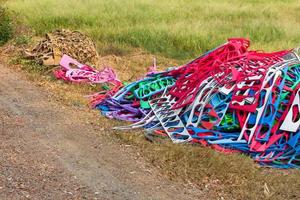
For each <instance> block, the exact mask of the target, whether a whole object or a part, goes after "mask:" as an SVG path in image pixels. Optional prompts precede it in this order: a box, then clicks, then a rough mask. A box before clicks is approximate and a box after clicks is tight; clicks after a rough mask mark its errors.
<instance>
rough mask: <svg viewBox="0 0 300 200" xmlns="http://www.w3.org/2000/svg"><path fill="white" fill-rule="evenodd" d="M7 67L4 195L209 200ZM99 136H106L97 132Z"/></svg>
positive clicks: (1, 84)
mask: <svg viewBox="0 0 300 200" xmlns="http://www.w3.org/2000/svg"><path fill="white" fill-rule="evenodd" d="M81 112H83V111H78V110H73V109H71V108H68V107H64V106H61V105H60V104H59V103H58V102H55V101H53V100H52V99H51V98H50V97H49V94H47V93H46V92H45V91H43V89H42V88H40V87H36V86H34V84H33V83H31V82H29V81H27V80H26V79H24V78H23V77H22V76H21V75H20V74H18V73H17V72H14V71H12V70H11V69H8V68H7V67H5V66H3V65H0V199H26V198H27V199H122V200H123V199H172V200H174V199H204V198H205V195H204V194H203V192H202V191H201V190H200V189H197V188H188V187H186V186H183V185H181V184H180V183H178V182H172V181H170V180H169V179H167V178H164V176H161V174H160V173H159V172H158V171H157V170H156V169H155V168H153V167H152V168H151V167H149V165H147V163H146V162H145V161H144V160H143V159H142V158H139V157H137V156H134V155H136V154H133V149H132V148H130V147H126V146H125V145H121V144H117V143H116V142H112V141H110V140H108V139H107V138H106V137H101V134H100V135H99V133H98V132H97V130H99V127H97V128H96V127H95V126H94V125H91V124H87V123H85V122H83V121H82V120H80V119H78V118H77V116H79V115H80V114H82V113H81ZM97 133H98V134H97Z"/></svg>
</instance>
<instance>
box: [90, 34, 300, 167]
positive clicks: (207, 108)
mask: <svg viewBox="0 0 300 200" xmlns="http://www.w3.org/2000/svg"><path fill="white" fill-rule="evenodd" d="M249 46H250V42H249V41H248V40H246V39H243V38H234V39H229V40H228V42H227V43H225V44H223V45H221V46H219V47H217V48H215V49H213V50H211V51H209V52H207V53H205V54H204V55H202V56H200V57H198V58H196V59H195V60H193V61H191V62H190V63H188V64H185V65H183V66H180V67H177V68H171V69H168V70H166V71H164V72H154V73H150V74H147V76H146V77H145V78H143V79H141V80H138V81H136V82H133V83H131V84H128V85H126V86H124V87H122V84H121V83H120V82H118V81H117V84H114V85H115V87H114V90H113V91H110V92H109V93H107V94H105V95H104V94H99V95H95V96H93V101H92V104H93V105H94V106H95V107H96V108H97V109H99V110H101V112H102V114H103V115H105V116H107V117H109V118H115V119H120V120H126V121H131V122H133V123H132V124H131V125H129V126H122V127H115V128H116V129H132V128H144V129H145V130H146V134H152V135H160V136H161V135H165V136H168V137H169V138H170V139H171V140H172V141H173V142H174V143H183V142H184V143H200V144H202V145H209V146H211V147H212V148H215V149H217V150H219V151H225V152H241V153H244V154H248V155H250V156H251V157H252V158H253V159H254V160H255V161H257V162H259V163H260V164H262V165H268V166H273V167H279V168H292V167H297V168H298V167H300V142H299V137H300V131H299V126H300V105H299V104H300V90H299V88H300V84H299V83H300V67H299V66H300V59H299V57H298V55H297V54H296V53H295V51H293V50H285V51H280V52H273V53H263V52H258V51H250V50H248V48H249ZM113 79H114V81H113V82H114V83H116V80H117V79H116V77H113Z"/></svg>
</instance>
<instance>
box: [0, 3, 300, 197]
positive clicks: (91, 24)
mask: <svg viewBox="0 0 300 200" xmlns="http://www.w3.org/2000/svg"><path fill="white" fill-rule="evenodd" d="M0 2H1V0H0ZM5 6H6V7H8V8H9V9H10V10H11V11H13V13H14V14H15V15H16V16H17V18H18V20H20V21H21V22H22V23H24V24H26V25H27V26H29V27H30V28H31V30H32V31H33V32H34V33H35V34H36V35H38V36H40V35H42V34H44V33H47V32H49V31H51V30H55V29H58V28H69V29H76V30H80V31H82V32H84V33H86V34H88V35H89V36H91V37H92V39H93V40H94V41H95V42H96V45H97V49H98V51H99V53H100V54H101V55H103V56H104V55H110V54H117V55H121V56H123V57H125V58H126V59H130V58H131V57H130V53H131V52H132V50H135V49H137V50H139V49H142V50H143V51H146V52H147V53H149V54H151V55H154V56H159V57H160V58H164V59H165V61H164V63H167V62H168V61H170V62H171V60H172V62H173V61H174V60H175V61H174V62H178V63H181V62H185V61H186V60H189V59H192V58H193V57H195V56H197V55H200V54H202V53H203V52H205V51H207V50H209V49H211V48H213V47H215V46H218V45H219V44H221V43H224V42H225V41H226V39H227V38H230V37H247V38H250V39H251V41H252V49H259V50H262V49H263V50H266V51H275V50H281V49H291V48H294V47H297V45H299V42H300V26H299V25H300V3H299V1H298V0H293V1H292V0H282V1H280V0H269V1H267V0H266V1H264V0H215V1H212V0H160V1H158V0H127V1H125V0H68V1H61V0H9V1H6V3H5ZM145 62H146V61H145ZM147 62H148V61H147ZM133 63H134V62H133ZM131 67H132V68H139V67H140V66H135V65H132V66H131ZM52 84H55V85H57V83H52ZM73 87H76V86H73V85H68V88H70V91H67V93H72V92H73V91H75V90H77V89H78V88H77V89H76V88H73ZM65 92H66V91H65V90H63V93H65ZM101 120H102V121H101ZM101 120H100V122H101V123H104V124H110V123H118V122H115V121H111V120H110V121H108V120H107V119H102V118H101ZM135 133H136V132H134V133H127V134H126V133H125V134H117V137H119V138H121V140H122V141H125V142H127V143H132V144H134V145H135V146H138V148H139V149H140V150H139V151H141V152H143V155H145V157H146V158H147V159H148V160H149V161H150V162H152V163H153V164H154V165H155V166H158V167H159V168H160V169H161V170H162V171H163V172H164V173H166V174H168V175H170V177H173V178H174V177H176V178H174V179H176V180H179V181H182V180H184V181H192V182H193V183H196V184H199V185H200V186H201V187H204V186H205V184H206V183H207V180H213V181H217V185H218V186H216V187H214V186H213V185H212V186H210V190H212V192H215V197H216V198H215V199H217V198H220V196H223V197H225V199H286V200H287V199H297V198H300V191H299V187H300V181H299V180H300V172H299V170H288V171H287V170H276V169H275V170H274V169H265V168H260V167H258V165H256V164H254V162H253V161H252V160H251V159H250V158H249V157H246V156H244V155H240V154H230V155H224V154H222V153H218V152H216V151H214V150H211V149H209V148H202V147H199V146H196V147H195V146H186V145H173V144H169V143H168V144H152V143H149V142H146V141H145V140H144V138H142V139H141V136H140V135H141V134H135ZM136 135H139V136H136ZM140 147H141V148H140ZM266 186H267V188H268V189H269V190H270V192H269V193H268V192H266V191H265V190H266ZM204 190H205V189H204Z"/></svg>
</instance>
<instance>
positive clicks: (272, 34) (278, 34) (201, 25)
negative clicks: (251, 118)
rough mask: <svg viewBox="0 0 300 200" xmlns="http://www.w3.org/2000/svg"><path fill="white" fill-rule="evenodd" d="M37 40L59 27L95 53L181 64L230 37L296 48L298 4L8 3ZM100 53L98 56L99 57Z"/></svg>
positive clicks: (184, 0) (235, 0)
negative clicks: (80, 36)
mask: <svg viewBox="0 0 300 200" xmlns="http://www.w3.org/2000/svg"><path fill="white" fill-rule="evenodd" d="M7 6H8V7H9V8H10V9H12V10H14V11H15V12H17V13H20V14H21V17H24V19H25V21H26V23H27V24H29V25H30V26H31V27H32V28H33V29H34V30H35V31H36V33H37V34H42V33H46V32H48V31H50V30H53V29H57V28H60V27H64V28H72V29H78V30H81V31H84V32H85V33H87V34H89V35H90V36H91V37H92V38H93V39H94V40H95V41H96V42H97V45H98V47H99V48H100V47H101V46H103V45H105V46H109V47H112V48H114V49H120V50H123V51H126V49H128V48H132V47H139V48H142V49H145V50H147V51H148V52H151V53H153V54H161V55H163V56H167V57H171V58H175V59H178V60H183V59H184V60H185V59H190V58H192V57H195V56H197V55H199V54H201V53H202V52H204V51H207V50H209V49H211V48H213V47H215V46H217V45H219V44H221V43H223V42H224V41H226V39H227V38H229V37H248V38H250V39H251V41H252V44H253V45H252V47H253V48H255V49H264V50H268V51H271V50H272V51H274V50H279V49H283V48H293V47H295V46H297V45H298V44H299V43H298V42H299V39H300V26H299V19H300V4H299V1H297V0H294V1H292V0H271V1H264V0H215V1H212V0H130V1H126V0H109V1H107V0H68V1H63V2H62V1H60V0H10V1H8V2H7ZM100 52H101V51H100Z"/></svg>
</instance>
